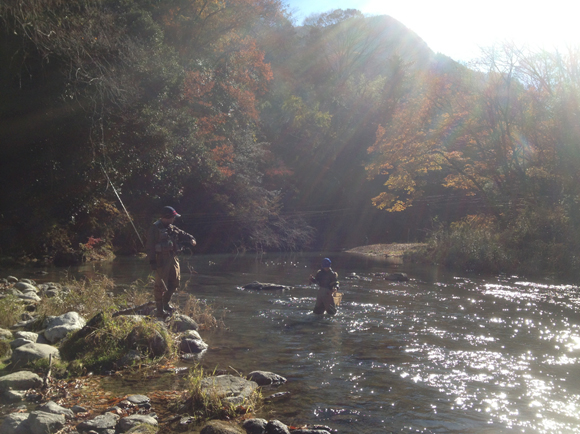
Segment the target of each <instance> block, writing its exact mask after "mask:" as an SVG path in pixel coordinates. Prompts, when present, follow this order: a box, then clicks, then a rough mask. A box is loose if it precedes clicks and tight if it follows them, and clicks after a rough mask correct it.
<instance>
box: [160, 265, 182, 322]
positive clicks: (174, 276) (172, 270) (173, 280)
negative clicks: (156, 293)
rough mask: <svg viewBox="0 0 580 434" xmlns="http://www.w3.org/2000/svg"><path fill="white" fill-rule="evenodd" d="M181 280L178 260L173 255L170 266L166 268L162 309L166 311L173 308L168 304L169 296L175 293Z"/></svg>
mask: <svg viewBox="0 0 580 434" xmlns="http://www.w3.org/2000/svg"><path fill="white" fill-rule="evenodd" d="M180 281H181V270H180V267H179V260H178V259H177V258H176V257H174V258H173V261H172V263H171V266H170V267H169V269H168V276H167V291H166V292H165V294H163V309H164V310H167V311H172V310H173V309H172V308H171V306H169V302H170V301H171V297H172V296H173V294H174V293H175V290H176V289H177V288H179V284H180Z"/></svg>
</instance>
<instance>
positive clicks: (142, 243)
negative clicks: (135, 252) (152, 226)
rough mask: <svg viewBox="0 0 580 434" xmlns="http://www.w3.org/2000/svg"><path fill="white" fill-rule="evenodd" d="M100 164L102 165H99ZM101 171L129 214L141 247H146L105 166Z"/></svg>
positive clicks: (128, 216)
mask: <svg viewBox="0 0 580 434" xmlns="http://www.w3.org/2000/svg"><path fill="white" fill-rule="evenodd" d="M99 164H100V163H99ZM101 169H102V170H103V173H104V174H105V176H106V178H107V181H108V182H109V185H110V186H111V188H112V189H113V191H114V192H115V195H116V196H117V199H119V202H120V203H121V206H122V207H123V210H124V211H125V214H127V218H128V219H129V222H130V223H131V226H133V229H134V230H135V233H136V234H137V238H139V241H141V245H142V246H143V247H145V243H144V242H143V240H142V239H141V235H139V231H137V228H136V227H135V223H133V219H132V218H131V216H130V215H129V212H128V211H127V208H125V204H124V203H123V201H122V200H121V196H119V193H117V189H116V188H115V186H114V185H113V183H112V182H111V179H110V178H109V175H107V172H106V171H105V168H104V167H103V165H102V164H101Z"/></svg>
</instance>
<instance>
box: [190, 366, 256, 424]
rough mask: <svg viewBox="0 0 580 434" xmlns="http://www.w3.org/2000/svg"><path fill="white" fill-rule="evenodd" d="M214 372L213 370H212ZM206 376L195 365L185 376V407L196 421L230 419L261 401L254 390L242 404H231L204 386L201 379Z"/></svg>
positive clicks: (248, 411)
mask: <svg viewBox="0 0 580 434" xmlns="http://www.w3.org/2000/svg"><path fill="white" fill-rule="evenodd" d="M214 373H215V372H214ZM205 378H208V376H207V375H205V372H204V369H203V368H202V367H201V366H200V365H196V366H195V367H194V368H192V369H191V370H190V373H189V375H188V376H187V378H186V385H187V389H188V397H187V400H186V407H187V411H188V412H189V414H191V415H192V416H193V417H194V418H195V420H196V421H197V422H203V421H207V420H211V419H222V420H230V419H234V418H236V417H238V416H239V415H240V414H246V413H250V412H253V411H254V410H255V408H256V407H257V406H258V404H259V403H260V402H261V399H262V396H261V393H260V391H259V389H258V390H256V391H255V392H254V393H253V394H252V396H251V397H250V398H249V399H247V400H246V401H245V402H244V403H243V404H242V405H238V406H236V405H233V404H231V403H229V402H227V401H224V400H223V399H222V398H224V397H222V396H220V395H219V394H218V393H216V391H215V390H214V389H212V388H207V387H204V385H203V380H204V379H205Z"/></svg>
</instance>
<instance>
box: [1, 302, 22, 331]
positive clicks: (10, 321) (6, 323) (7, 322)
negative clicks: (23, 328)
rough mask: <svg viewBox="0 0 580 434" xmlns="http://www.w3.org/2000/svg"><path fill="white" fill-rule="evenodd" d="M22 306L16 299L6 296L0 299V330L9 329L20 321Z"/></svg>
mask: <svg viewBox="0 0 580 434" xmlns="http://www.w3.org/2000/svg"><path fill="white" fill-rule="evenodd" d="M23 313H24V305H23V304H22V302H21V301H20V299H19V298H18V297H15V296H13V295H8V296H6V297H3V298H0V328H9V327H11V326H13V325H14V324H16V323H17V322H18V321H20V318H21V316H22V314H23Z"/></svg>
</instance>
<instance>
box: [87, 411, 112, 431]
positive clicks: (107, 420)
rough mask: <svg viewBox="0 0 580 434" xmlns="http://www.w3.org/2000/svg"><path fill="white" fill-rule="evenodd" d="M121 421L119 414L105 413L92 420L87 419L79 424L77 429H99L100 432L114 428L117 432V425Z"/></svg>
mask: <svg viewBox="0 0 580 434" xmlns="http://www.w3.org/2000/svg"><path fill="white" fill-rule="evenodd" d="M118 421H119V415H118V414H114V413H105V414H103V415H101V416H97V417H95V418H94V419H92V420H85V421H84V422H81V423H79V424H78V425H77V430H78V431H79V432H87V431H91V430H95V431H98V432H99V433H102V432H104V431H105V430H113V433H114V432H115V426H116V425H117V422H118Z"/></svg>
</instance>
